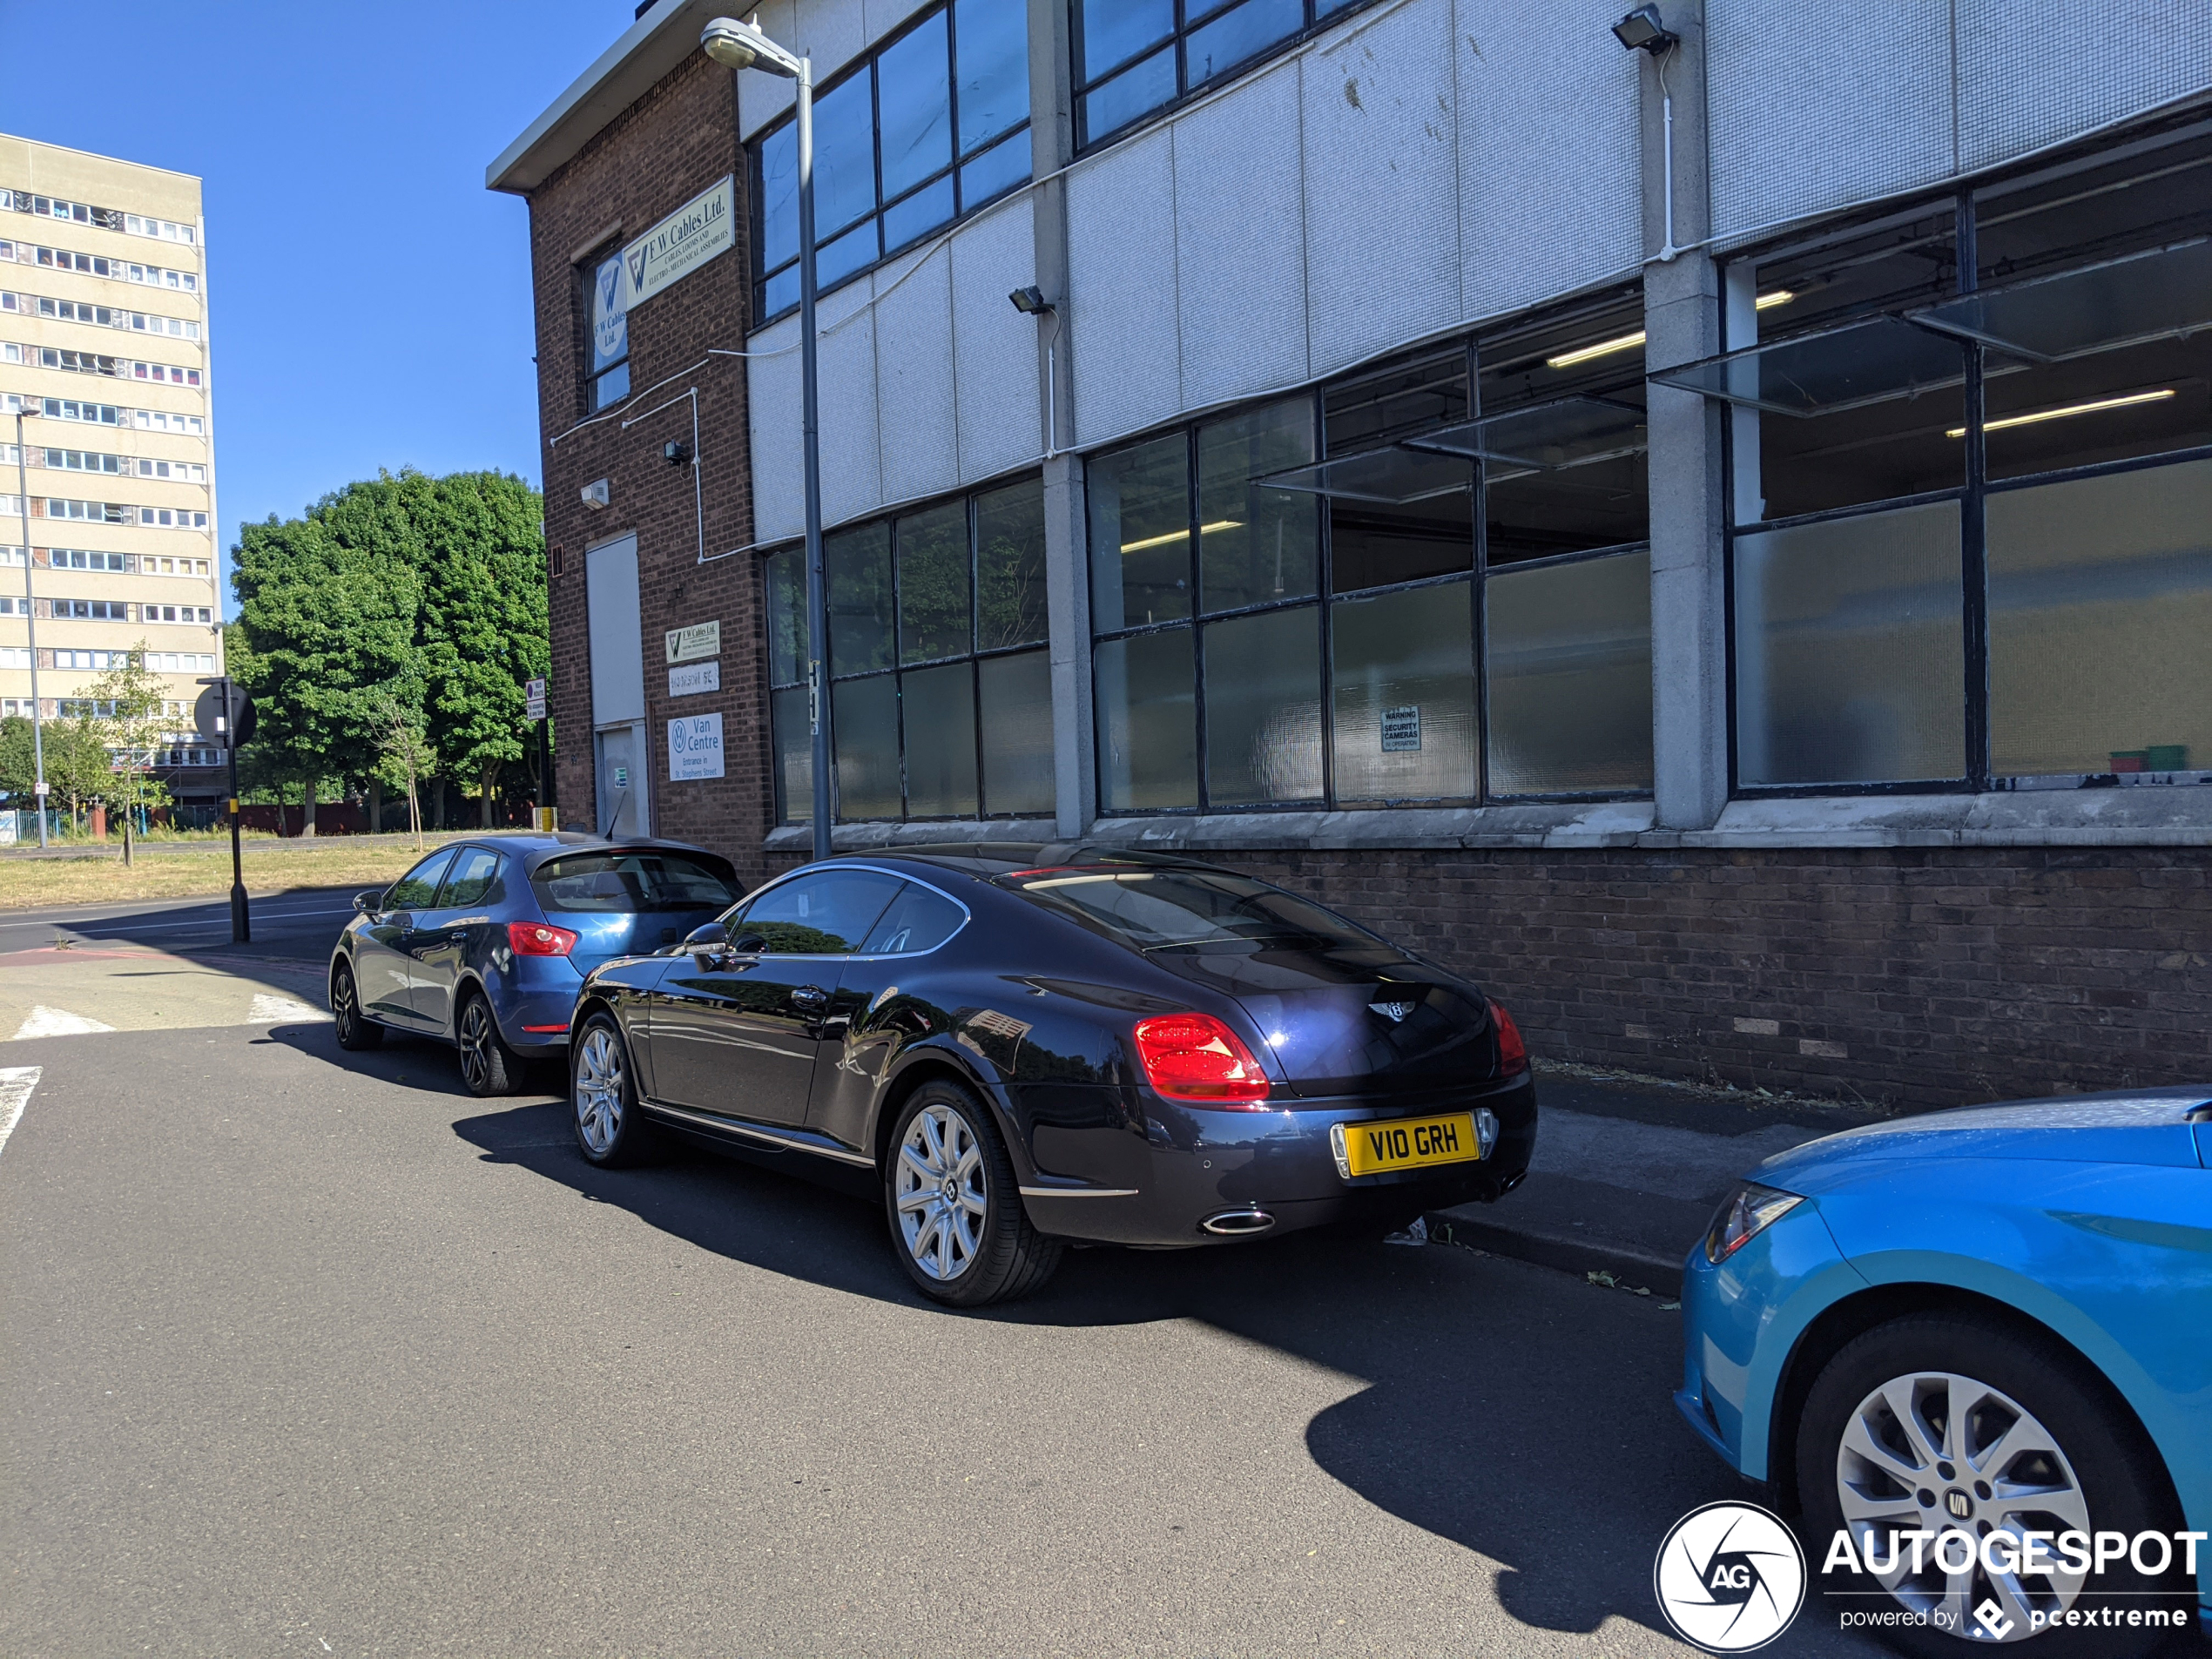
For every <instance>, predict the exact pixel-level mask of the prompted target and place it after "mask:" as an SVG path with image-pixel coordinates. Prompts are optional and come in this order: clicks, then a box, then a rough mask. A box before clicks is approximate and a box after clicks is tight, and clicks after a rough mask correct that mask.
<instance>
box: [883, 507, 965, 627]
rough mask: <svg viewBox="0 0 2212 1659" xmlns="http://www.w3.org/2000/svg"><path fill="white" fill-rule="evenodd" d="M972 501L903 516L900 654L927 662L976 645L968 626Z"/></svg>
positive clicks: (901, 537) (900, 573) (900, 537)
mask: <svg viewBox="0 0 2212 1659" xmlns="http://www.w3.org/2000/svg"><path fill="white" fill-rule="evenodd" d="M969 598H970V584H969V576H968V503H967V502H953V503H951V504H950V505H949V506H946V507H933V508H931V509H929V510H928V511H927V512H926V513H914V514H912V515H910V516H907V517H905V518H902V519H900V521H899V660H900V662H903V663H917V662H927V661H928V660H929V659H930V658H935V657H956V656H963V655H965V654H966V653H967V652H968V651H973V650H974V645H973V644H971V643H970V642H971V638H972V636H971V633H970V629H969V611H970V605H969Z"/></svg>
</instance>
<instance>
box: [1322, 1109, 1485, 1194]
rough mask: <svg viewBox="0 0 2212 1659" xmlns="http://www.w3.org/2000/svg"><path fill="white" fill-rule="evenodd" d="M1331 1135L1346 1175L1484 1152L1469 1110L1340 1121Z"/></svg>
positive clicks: (1417, 1166)
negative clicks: (1381, 1120)
mask: <svg viewBox="0 0 2212 1659" xmlns="http://www.w3.org/2000/svg"><path fill="white" fill-rule="evenodd" d="M1329 1139H1330V1140H1331V1141H1332V1142H1333V1143H1335V1144H1334V1148H1333V1150H1334V1151H1335V1152H1336V1155H1337V1170H1338V1172H1339V1174H1341V1175H1343V1176H1344V1177H1346V1178H1347V1179H1349V1178H1350V1177H1353V1176H1360V1175H1382V1174H1384V1173H1386V1172H1387V1171H1389V1170H1419V1169H1424V1168H1426V1166H1428V1165H1429V1164H1432V1163H1466V1162H1467V1161H1468V1160H1470V1159H1473V1158H1479V1157H1481V1156H1482V1147H1481V1144H1480V1143H1479V1142H1478V1141H1476V1139H1475V1138H1474V1115H1473V1114H1472V1113H1469V1112H1453V1113H1452V1114H1450V1115H1449V1116H1445V1117H1404V1118H1399V1119H1398V1120H1396V1121H1395V1122H1393V1123H1338V1124H1336V1125H1334V1126H1333V1127H1332V1128H1331V1130H1329Z"/></svg>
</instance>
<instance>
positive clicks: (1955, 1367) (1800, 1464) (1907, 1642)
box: [1796, 1313, 2196, 1659]
mask: <svg viewBox="0 0 2212 1659" xmlns="http://www.w3.org/2000/svg"><path fill="white" fill-rule="evenodd" d="M1896 1401H1902V1402H1904V1405H1905V1410H1906V1411H1907V1412H1919V1413H1925V1414H1923V1415H1920V1416H1919V1418H1918V1419H1917V1420H1916V1421H1915V1422H1914V1423H1912V1424H1911V1425H1907V1424H1906V1423H1905V1421H1904V1420H1902V1419H1901V1417H1900V1416H1899V1414H1898V1412H1897V1411H1896V1410H1894V1409H1892V1402H1896ZM2013 1413H2017V1416H2014V1415H2013ZM1954 1414H1956V1415H1958V1416H1959V1417H1961V1418H1962V1419H1963V1420H1965V1423H1966V1428H1965V1431H1964V1438H1963V1441H1962V1440H1961V1439H1960V1438H1959V1437H1958V1436H1957V1435H1955V1434H1954V1433H1953V1432H1952V1424H1951V1422H1950V1419H1951V1418H1952V1416H1953V1415H1954ZM2014 1431H2019V1433H2016V1434H2014V1439H2015V1440H2016V1441H2017V1442H2018V1443H2019V1444H2018V1448H2017V1449H2014V1450H2009V1451H2008V1450H2005V1449H2003V1448H2004V1440H2005V1436H2006V1434H2008V1433H2013V1432H2014ZM2044 1442H2047V1445H2048V1447H2049V1449H2048V1450H2047V1451H2046V1450H2044V1449H2042V1443H2044ZM1860 1447H1868V1448H1871V1452H1872V1453H1877V1454H1878V1453H1882V1452H1884V1451H1886V1452H1887V1453H1888V1454H1889V1457H1890V1459H1891V1461H1892V1465H1893V1467H1894V1468H1895V1470H1896V1473H1895V1474H1892V1473H1891V1472H1890V1470H1889V1469H1888V1468H1887V1467H1884V1466H1883V1464H1882V1463H1881V1461H1880V1460H1879V1457H1878V1455H1870V1454H1869V1452H1868V1451H1862V1450H1860V1449H1859V1448H1860ZM1977 1449H1979V1451H1981V1452H1983V1453H1994V1456H1993V1458H1992V1460H1991V1461H1990V1462H1989V1463H1986V1464H1982V1463H1979V1462H1977V1461H1976V1460H1974V1458H1973V1455H1972V1454H1973V1452H1974V1451H1975V1450H1977ZM1961 1450H1964V1451H1966V1452H1967V1453H1969V1456H1968V1458H1967V1460H1966V1463H1965V1465H1964V1466H1963V1467H1962V1466H1961V1464H1960V1463H1959V1460H1957V1459H1956V1457H1955V1456H1954V1457H1949V1458H1946V1457H1945V1456H1944V1455H1942V1454H1943V1453H1946V1452H1951V1453H1957V1452H1959V1451H1961ZM1796 1452H1797V1491H1798V1494H1799V1496H1800V1498H1801V1500H1802V1501H1803V1502H1804V1527H1805V1551H1806V1554H1807V1557H1808V1559H1809V1562H1810V1561H1819V1560H1824V1558H1825V1557H1826V1555H1827V1553H1828V1550H1829V1548H1830V1542H1831V1540H1832V1539H1833V1538H1834V1537H1835V1535H1836V1534H1837V1533H1838V1531H1840V1530H1843V1529H1844V1527H1845V1526H1846V1524H1847V1517H1846V1514H1845V1507H1846V1504H1847V1502H1848V1504H1849V1506H1850V1507H1851V1509H1852V1511H1853V1512H1854V1514H1856V1515H1857V1516H1858V1518H1859V1521H1860V1524H1861V1525H1862V1526H1867V1525H1871V1526H1873V1527H1877V1528H1878V1530H1877V1532H1876V1534H1875V1535H1876V1537H1877V1538H1878V1539H1879V1538H1880V1537H1881V1536H1882V1533H1883V1532H1885V1531H1886V1530H1888V1528H1887V1527H1884V1526H1883V1525H1882V1521H1881V1519H1879V1518H1878V1517H1879V1516H1881V1515H1882V1514H1885V1513H1886V1512H1887V1511H1888V1509H1889V1506H1891V1505H1895V1506H1896V1511H1895V1513H1896V1514H1898V1515H1899V1516H1901V1517H1903V1516H1911V1517H1914V1518H1912V1519H1904V1520H1902V1521H1900V1523H1899V1529H1903V1528H1905V1527H1926V1528H1928V1529H1929V1530H1931V1531H1937V1532H1942V1531H1944V1530H1946V1529H1954V1530H1957V1531H1959V1532H1961V1533H1965V1534H1967V1535H1968V1536H1970V1537H1971V1536H1973V1535H1974V1534H1976V1533H1978V1532H1979V1531H1980V1529H1981V1528H1983V1527H1986V1526H1989V1527H1996V1528H1998V1529H2000V1530H2001V1529H2003V1528H2004V1527H2005V1526H2006V1517H2007V1515H2016V1516H2019V1517H2020V1519H2019V1520H2017V1521H2014V1522H2013V1527H2014V1529H2015V1530H2016V1531H2017V1530H2024V1529H2025V1528H2026V1527H2044V1528H2055V1529H2057V1530H2064V1529H2066V1528H2067V1527H2080V1528H2081V1529H2083V1530H2086V1531H2089V1532H2092V1533H2094V1532H2099V1531H2115V1532H2121V1533H2125V1534H2128V1535H2130V1536H2131V1537H2132V1536H2133V1535H2134V1534H2137V1533H2141V1532H2161V1533H2164V1534H2167V1535H2168V1537H2169V1538H2170V1537H2171V1536H2172V1534H2174V1532H2175V1530H2176V1529H2177V1528H2178V1527H2179V1526H2180V1524H2181V1517H2180V1513H2179V1509H2178V1506H2177V1505H2176V1504H2175V1501H2174V1498H2173V1496H2172V1487H2171V1486H2170V1484H2169V1483H2168V1480H2167V1475H2166V1471H2165V1469H2164V1467H2162V1466H2161V1464H2160V1462H2159V1460H2158V1458H2157V1456H2156V1454H2155V1452H2153V1451H2152V1449H2151V1448H2150V1447H2149V1446H2148V1443H2147V1442H2146V1441H2145V1440H2144V1438H2143V1436H2142V1434H2141V1430H2140V1429H2139V1428H2138V1426H2136V1424H2135V1423H2134V1420H2133V1418H2132V1416H2131V1415H2130V1414H2129V1413H2128V1408H2127V1406H2125V1404H2124V1403H2122V1402H2121V1400H2120V1399H2119V1398H2118V1397H2117V1395H2115V1394H2114V1393H2113V1392H2112V1390H2111V1389H2110V1388H2109V1387H2108V1386H2107V1385H2106V1384H2105V1383H2104V1381H2103V1379H2102V1378H2101V1377H2100V1376H2099V1375H2098V1374H2097V1373H2096V1372H2094V1371H2093V1370H2092V1369H2090V1368H2089V1367H2088V1366H2087V1364H2086V1362H2084V1361H2083V1360H2082V1359H2080V1356H2079V1355H2077V1354H2075V1353H2074V1351H2073V1350H2072V1349H2070V1348H2068V1347H2067V1346H2066V1345H2063V1344H2062V1343H2060V1342H2059V1341H2057V1340H2056V1339H2052V1338H2048V1337H2040V1336H2037V1335H2034V1334H2033V1333H2031V1332H2024V1331H2020V1330H2018V1329H2015V1328H2013V1326H2011V1325H2006V1324H2004V1323H2002V1322H2000V1321H1998V1320H1995V1319H1990V1318H1979V1317H1976V1316H1974V1315H1972V1314H1967V1313H1958V1314H1945V1313H1927V1314H1916V1315H1912V1316H1909V1317H1907V1318H1899V1319H1895V1320H1892V1321H1891V1322H1890V1323H1888V1324H1886V1325H1878V1326H1877V1327H1875V1328H1874V1329H1873V1330H1871V1331H1869V1332H1865V1334H1864V1335H1862V1336H1859V1337H1858V1338H1857V1339H1854V1340H1852V1341H1851V1342H1850V1343H1847V1344H1846V1345H1844V1347H1843V1349H1842V1350H1841V1351H1840V1352H1838V1353H1837V1355H1836V1357H1835V1358H1834V1359H1831V1360H1830V1361H1829V1362H1828V1364H1827V1366H1825V1367H1824V1369H1823V1370H1822V1372H1821V1373H1820V1375H1819V1377H1818V1378H1817V1379H1816V1380H1815V1381H1814V1383H1813V1386H1812V1390H1811V1393H1810V1394H1809V1395H1808V1397H1807V1399H1806V1400H1805V1406H1804V1413H1803V1415H1802V1416H1801V1417H1800V1418H1799V1420H1798V1431H1797V1448H1796ZM1946 1471H1947V1472H1948V1475H1947V1477H1946ZM1900 1474H1909V1475H1912V1477H1913V1478H1912V1481H1911V1482H1910V1484H1907V1483H1906V1482H1904V1481H1901V1480H1899V1479H1898V1475H1900ZM2005 1474H2012V1475H2013V1484H2014V1485H2015V1486H2018V1487H2031V1486H2032V1487H2033V1490H2034V1492H2035V1494H2036V1495H2033V1496H2027V1495H2013V1496H2012V1497H2010V1498H2009V1499H2008V1498H2007V1495H2006V1493H2005V1492H2004V1490H2003V1489H2002V1487H2003V1486H2004V1485H2005V1482H2004V1481H2003V1480H2002V1479H2001V1477H2002V1476H2004V1475H2005ZM1983 1475H1988V1476H1990V1477H1991V1480H1982V1479H1980V1477H1981V1476H1983ZM1992 1481H1995V1484H1994V1485H1993V1484H1992ZM1953 1494H1956V1496H1957V1500H1958V1501H1959V1503H1961V1504H1962V1505H1963V1506H1964V1507H1967V1508H1968V1510H1969V1512H1970V1513H1969V1514H1968V1515H1967V1516H1966V1517H1964V1518H1956V1519H1954V1512H1952V1510H1951V1509H1950V1507H1949V1505H1950V1503H1951V1501H1952V1497H1953ZM1985 1494H1987V1495H1985ZM2039 1516H2040V1519H2039V1518H2038V1517H2039ZM1880 1547H1881V1546H1880V1544H1879V1543H1878V1545H1877V1548H1880ZM1939 1547H1940V1545H1939V1544H1938V1545H1937V1546H1932V1548H1939ZM1906 1548H1907V1550H1908V1551H1909V1550H1910V1548H1911V1546H1910V1545H1907V1546H1906ZM2180 1556H2181V1549H2180V1547H2179V1546H2175V1565H2176V1566H2178V1562H2179V1560H2180ZM1952 1558H1953V1559H1954V1560H1956V1559H1957V1554H1956V1549H1955V1547H1954V1549H1953V1552H1952ZM1814 1576H1815V1580H1816V1581H1817V1583H1818V1585H1819V1588H1824V1589H1837V1590H1845V1591H1851V1592H1856V1593H1857V1594H1856V1595H1854V1596H1853V1598H1852V1600H1853V1602H1854V1604H1855V1605H1858V1606H1859V1607H1872V1606H1878V1605H1881V1603H1879V1602H1875V1601H1873V1600H1871V1599H1870V1597H1871V1595H1882V1596H1885V1598H1886V1600H1887V1602H1888V1604H1889V1605H1890V1606H1892V1607H1906V1608H1912V1607H1915V1606H1919V1607H1920V1608H1927V1607H1929V1606H1931V1605H1932V1603H1934V1602H1936V1601H1938V1600H1939V1599H1940V1600H1941V1601H1942V1602H1943V1603H1944V1604H1945V1606H1946V1613H1947V1615H1949V1616H1950V1617H1951V1618H1952V1619H1954V1620H1959V1621H1962V1622H1963V1625H1964V1627H1965V1628H1963V1629H1959V1632H1958V1634H1952V1629H1949V1628H1946V1629H1936V1628H1934V1627H1933V1626H1932V1625H1924V1626H1897V1627H1892V1628H1890V1629H1885V1630H1884V1631H1882V1632H1881V1634H1882V1635H1885V1638H1886V1639H1887V1640H1888V1641H1889V1642H1891V1643H1892V1645H1893V1646H1895V1647H1896V1648H1898V1649H1899V1650H1900V1651H1903V1652H1905V1653H1908V1654H1913V1655H1918V1656H1922V1659H1955V1656H1958V1655H1960V1654H1963V1653H1965V1652H1966V1651H1967V1649H1968V1647H1969V1644H1970V1643H1971V1644H1972V1645H1973V1646H1987V1645H1992V1644H1991V1642H1989V1640H1988V1638H1987V1637H1986V1635H1983V1634H1981V1633H1980V1632H1979V1631H1977V1630H1975V1629H1974V1617H1975V1615H1974V1609H1975V1608H1979V1607H1980V1606H1982V1605H1983V1604H1984V1603H1985V1602H1986V1601H1995V1602H1997V1603H1998V1608H1999V1615H2000V1618H2005V1619H2008V1620H2010V1621H2011V1628H2008V1629H2007V1630H2006V1637H2005V1638H2004V1639H2005V1640H2009V1641H2019V1640H2020V1639H2021V1637H2022V1636H2024V1635H2028V1634H2030V1633H2031V1629H2032V1627H2031V1625H2030V1623H2029V1622H2028V1621H2027V1619H2025V1618H2022V1617H2018V1616H2015V1615H2018V1614H2019V1613H2020V1611H2021V1608H2020V1607H2019V1605H2018V1604H2017V1603H2016V1602H2015V1603H2009V1604H2008V1602H2007V1601H2006V1598H2005V1597H2004V1596H2000V1595H1993V1594H1992V1592H1993V1590H1995V1589H1996V1588H1998V1587H1997V1586H1996V1585H1994V1584H1993V1581H1991V1580H1990V1578H1989V1576H1988V1575H1987V1574H1986V1572H1984V1571H1982V1570H1980V1568H1979V1565H1978V1564H1977V1567H1976V1568H1975V1569H1974V1570H1973V1571H1972V1572H1970V1573H1969V1574H1966V1575H1960V1577H1959V1578H1958V1579H1950V1580H1946V1579H1945V1578H1943V1577H1942V1576H1941V1575H1940V1574H1939V1573H1937V1572H1934V1571H1932V1572H1931V1573H1930V1574H1928V1575H1924V1576H1922V1577H1921V1578H1919V1579H1918V1580H1915V1579H1913V1578H1912V1575H1910V1573H1909V1571H1907V1572H1905V1573H1903V1574H1894V1575H1885V1576H1886V1577H1888V1578H1889V1580H1890V1581H1889V1582H1886V1583H1885V1582H1884V1581H1882V1580H1881V1579H1879V1578H1877V1577H1876V1576H1874V1575H1870V1574H1865V1573H1850V1574H1846V1573H1844V1572H1843V1571H1841V1570H1840V1569H1839V1570H1838V1572H1836V1573H1834V1574H1831V1575H1826V1576H1825V1579H1824V1580H1823V1575H1821V1574H1819V1573H1818V1572H1816V1573H1815V1575H1814ZM2091 1587H2094V1588H2091ZM2043 1588H2045V1589H2046V1590H2047V1591H2048V1592H2050V1593H2051V1594H2052V1595H2053V1596H2054V1598H2055V1599H2057V1600H2058V1601H2059V1602H2060V1603H2061V1604H2062V1605H2070V1606H2074V1607H2081V1608H2099V1607H2110V1606H2116V1607H2119V1608H2123V1609H2125V1608H2150V1607H2155V1606H2156V1607H2168V1608H2179V1609H2182V1610H2183V1611H2184V1615H2185V1617H2184V1625H2183V1628H2184V1629H2186V1628H2188V1625H2190V1624H2193V1623H2194V1622H2195V1620H2194V1618H2193V1617H2188V1616H2187V1615H2192V1614H2194V1612H2195V1601H2196V1596H2195V1586H2194V1585H2193V1584H2191V1583H2189V1582H2188V1580H2187V1578H2186V1576H2185V1575H2182V1573H2180V1572H2179V1571H2178V1570H2173V1571H2168V1573H2166V1574H2163V1575H2159V1576H2156V1577H2153V1576H2151V1575H2145V1574H2141V1573H2139V1572H2137V1571H2135V1570H2134V1567H2133V1566H2132V1565H2131V1564H2130V1563H2128V1562H2127V1561H2121V1562H2117V1563H2114V1564H2113V1565H2112V1566H2110V1567H2108V1568H2107V1570H2106V1571H2105V1572H2104V1573H2103V1574H2101V1575H2093V1576H2092V1577H2090V1578H2089V1579H2088V1580H2087V1581H2085V1582H2083V1583H2082V1584H2081V1585H2080V1587H2079V1588H2078V1590H2077V1592H2076V1594H2075V1595H2067V1593H2066V1584H2065V1581H2062V1580H2059V1579H2055V1578H2045V1579H2044V1580H2043ZM1900 1592H1903V1593H1900ZM2172 1635H2174V1632H2173V1631H2171V1630H2156V1631H2152V1630H2145V1629H2134V1630H2128V1629H2124V1628H2123V1629H2117V1630H2115V1629H2080V1628H2076V1629H2064V1628H2060V1629H2044V1630H2042V1631H2041V1632H2040V1633H2036V1634H2035V1635H2034V1641H2035V1647H2034V1651H2035V1652H2036V1653H2037V1654H2039V1655H2047V1656H2052V1659H2063V1656H2071V1655H2077V1654H2079V1655H2088V1654H2095V1655H2098V1656H2101V1659H2102V1656H2111V1655H2121V1654H2127V1655H2134V1654H2149V1653H2153V1652H2155V1651H2157V1650H2158V1649H2160V1648H2161V1647H2163V1646H2164V1645H2165V1644H2166V1642H2167V1641H2168V1639H2169V1638H2170V1637H2171V1636H2172Z"/></svg>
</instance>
